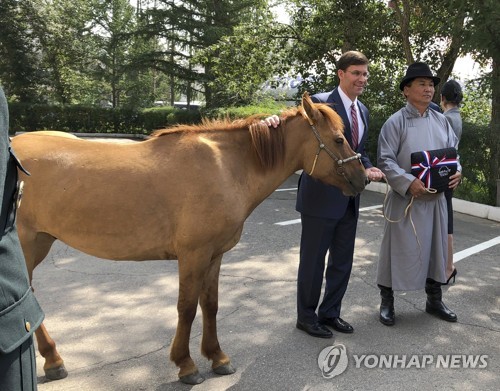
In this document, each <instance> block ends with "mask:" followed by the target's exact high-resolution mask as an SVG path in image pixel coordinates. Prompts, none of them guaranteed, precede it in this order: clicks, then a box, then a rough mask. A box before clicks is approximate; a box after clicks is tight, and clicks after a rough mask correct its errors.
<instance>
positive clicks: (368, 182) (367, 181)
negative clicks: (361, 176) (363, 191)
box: [365, 177, 371, 186]
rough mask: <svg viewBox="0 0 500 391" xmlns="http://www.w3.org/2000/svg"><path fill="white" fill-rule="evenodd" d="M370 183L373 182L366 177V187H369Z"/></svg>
mask: <svg viewBox="0 0 500 391" xmlns="http://www.w3.org/2000/svg"><path fill="white" fill-rule="evenodd" d="M370 182H371V181H370V180H369V179H368V177H366V179H365V186H366V185H368V184H370Z"/></svg>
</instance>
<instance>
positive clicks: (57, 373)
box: [45, 364, 68, 380]
mask: <svg viewBox="0 0 500 391" xmlns="http://www.w3.org/2000/svg"><path fill="white" fill-rule="evenodd" d="M66 376H68V371H67V370H66V368H65V367H64V364H62V365H61V366H59V367H56V368H48V369H45V377H46V378H47V379H49V380H61V379H64V378H65V377H66Z"/></svg>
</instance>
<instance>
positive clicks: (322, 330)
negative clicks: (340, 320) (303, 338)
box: [296, 320, 333, 338]
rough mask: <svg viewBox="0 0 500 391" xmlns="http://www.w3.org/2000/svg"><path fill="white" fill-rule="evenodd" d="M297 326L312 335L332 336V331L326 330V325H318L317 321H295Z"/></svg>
mask: <svg viewBox="0 0 500 391" xmlns="http://www.w3.org/2000/svg"><path fill="white" fill-rule="evenodd" d="M296 326H297V328H298V329H299V330H302V331H305V332H306V333H307V334H309V335H310V336H312V337H318V338H332V337H333V333H332V332H331V331H330V330H328V329H327V328H326V327H324V326H322V325H320V324H319V323H318V322H316V323H304V322H301V321H299V320H298V321H297V325H296Z"/></svg>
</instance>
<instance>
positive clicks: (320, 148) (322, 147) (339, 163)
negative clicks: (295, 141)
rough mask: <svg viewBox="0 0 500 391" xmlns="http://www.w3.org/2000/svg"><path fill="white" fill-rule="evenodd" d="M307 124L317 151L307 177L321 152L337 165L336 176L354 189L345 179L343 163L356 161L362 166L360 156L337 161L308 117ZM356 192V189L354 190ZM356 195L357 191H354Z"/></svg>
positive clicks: (358, 154)
mask: <svg viewBox="0 0 500 391" xmlns="http://www.w3.org/2000/svg"><path fill="white" fill-rule="evenodd" d="M306 118H307V120H308V122H309V125H310V126H311V128H312V131H313V134H314V136H315V137H316V139H317V140H318V143H319V145H318V151H317V152H316V156H315V157H314V162H313V166H312V168H311V172H310V173H309V175H312V173H313V172H314V169H315V168H316V162H317V161H318V157H319V154H320V153H321V151H323V150H324V151H325V152H326V153H327V154H328V156H330V157H331V158H332V160H333V161H334V162H335V163H337V170H336V171H337V174H339V175H342V176H343V177H344V179H345V180H346V181H347V183H349V185H351V187H352V188H353V189H354V186H353V185H352V183H351V181H350V180H349V179H348V178H347V176H346V175H345V170H344V164H345V163H349V162H352V161H355V160H357V161H358V162H359V164H362V163H361V154H360V153H357V154H355V155H354V156H350V157H348V158H346V159H339V158H338V157H337V155H335V154H334V153H333V152H332V151H331V150H330V149H329V148H328V147H327V146H326V145H325V143H324V142H323V140H322V139H321V136H320V134H319V132H318V130H317V129H316V127H315V126H314V124H313V122H312V120H311V119H310V118H309V117H306ZM354 190H356V189H354ZM356 193H357V191H356Z"/></svg>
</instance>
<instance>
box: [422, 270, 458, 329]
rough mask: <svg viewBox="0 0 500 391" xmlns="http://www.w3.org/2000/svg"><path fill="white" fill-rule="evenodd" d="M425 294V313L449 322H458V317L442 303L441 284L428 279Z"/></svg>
mask: <svg viewBox="0 0 500 391" xmlns="http://www.w3.org/2000/svg"><path fill="white" fill-rule="evenodd" d="M425 293H427V302H426V303H425V312H428V313H429V314H433V315H436V316H438V317H440V318H441V319H444V320H446V321H447V322H456V321H457V315H456V314H455V313H454V312H453V311H452V310H450V309H449V308H448V307H446V305H445V304H444V303H443V301H442V297H443V295H442V292H441V283H440V282H437V281H434V280H433V279H431V278H428V279H427V280H426V282H425Z"/></svg>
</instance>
